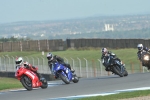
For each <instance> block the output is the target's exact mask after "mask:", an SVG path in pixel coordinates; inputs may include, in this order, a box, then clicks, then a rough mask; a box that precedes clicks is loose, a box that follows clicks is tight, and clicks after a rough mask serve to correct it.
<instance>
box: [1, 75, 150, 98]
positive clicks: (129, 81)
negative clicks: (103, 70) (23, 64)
mask: <svg viewBox="0 0 150 100" xmlns="http://www.w3.org/2000/svg"><path fill="white" fill-rule="evenodd" d="M149 76H150V73H148V72H147V73H136V74H129V75H128V76H127V77H122V78H120V77H119V76H117V75H114V76H101V77H96V78H80V80H79V82H78V83H73V82H71V84H64V83H63V82H62V81H61V80H60V81H49V87H48V88H47V89H41V88H38V89H33V90H32V91H27V90H25V89H19V90H9V91H5V92H0V100H60V98H61V97H63V98H65V97H66V98H67V97H68V96H74V97H76V96H79V95H90V94H100V93H109V92H111V91H116V90H125V89H132V88H141V87H146V88H148V87H150V79H149ZM61 100H64V99H61Z"/></svg>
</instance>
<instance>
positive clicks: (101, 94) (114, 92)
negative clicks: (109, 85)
mask: <svg viewBox="0 0 150 100" xmlns="http://www.w3.org/2000/svg"><path fill="white" fill-rule="evenodd" d="M138 90H150V87H141V88H133V89H125V90H115V91H112V92H104V93H99V94H88V95H77V96H68V97H60V98H50V99H46V100H69V99H70V100H74V99H79V98H86V97H94V96H107V95H112V94H118V93H122V92H132V91H138Z"/></svg>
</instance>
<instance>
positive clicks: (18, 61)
mask: <svg viewBox="0 0 150 100" xmlns="http://www.w3.org/2000/svg"><path fill="white" fill-rule="evenodd" d="M15 63H16V67H17V66H24V67H25V68H27V69H29V70H31V71H33V72H34V73H35V74H36V75H37V76H38V78H39V79H40V80H42V75H41V74H40V73H38V72H37V69H36V67H35V66H33V65H32V64H29V63H28V62H27V61H23V58H22V57H17V58H16V61H15Z"/></svg>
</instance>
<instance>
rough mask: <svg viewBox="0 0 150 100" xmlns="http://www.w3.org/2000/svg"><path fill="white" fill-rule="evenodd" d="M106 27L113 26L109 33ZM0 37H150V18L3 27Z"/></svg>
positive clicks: (17, 24) (21, 24)
mask: <svg viewBox="0 0 150 100" xmlns="http://www.w3.org/2000/svg"><path fill="white" fill-rule="evenodd" d="M105 24H109V25H112V26H113V31H109V30H108V31H107V29H106V27H105ZM0 34H1V35H0V38H2V37H5V38H9V37H12V36H13V37H15V38H27V37H29V38H31V39H34V40H35V39H66V38H150V15H129V16H100V17H89V18H84V19H70V20H58V21H25V22H15V23H6V24H0Z"/></svg>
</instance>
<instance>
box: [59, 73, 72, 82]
mask: <svg viewBox="0 0 150 100" xmlns="http://www.w3.org/2000/svg"><path fill="white" fill-rule="evenodd" d="M59 77H60V79H61V80H62V81H63V82H65V83H66V84H69V83H70V81H69V79H68V77H66V76H64V75H63V74H61V73H60V74H59Z"/></svg>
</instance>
